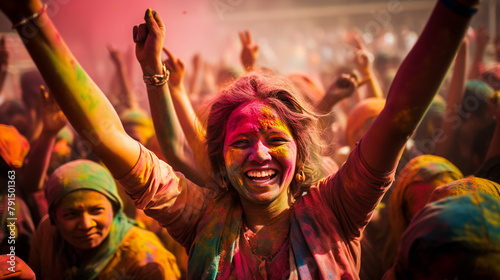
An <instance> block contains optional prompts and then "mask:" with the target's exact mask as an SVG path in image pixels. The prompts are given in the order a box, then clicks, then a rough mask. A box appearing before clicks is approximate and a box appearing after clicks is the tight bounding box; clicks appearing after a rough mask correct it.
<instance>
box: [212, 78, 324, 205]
mask: <svg viewBox="0 0 500 280" xmlns="http://www.w3.org/2000/svg"><path fill="white" fill-rule="evenodd" d="M255 100H261V101H265V102H266V103H267V105H269V106H270V107H272V108H273V109H275V110H276V112H277V113H278V115H279V116H280V117H281V118H282V119H283V120H284V121H285V122H286V124H287V125H288V128H289V129H290V131H291V133H292V136H293V139H294V140H295V142H296V144H297V167H296V168H297V170H299V171H300V170H303V171H304V174H305V177H306V179H305V181H304V182H302V183H298V182H296V180H295V178H294V179H293V181H292V183H291V185H290V190H291V192H292V193H293V194H294V195H298V194H300V193H302V191H305V190H307V189H308V187H309V186H310V185H311V184H313V183H315V182H316V181H317V180H318V179H319V176H320V174H322V172H321V166H320V164H319V154H320V144H319V142H320V141H319V139H320V138H319V132H318V130H317V126H316V124H317V116H316V115H315V114H314V113H313V112H312V111H311V110H309V109H307V108H306V107H305V106H303V105H302V104H301V102H300V101H299V99H298V98H297V95H296V90H295V89H294V88H293V87H292V86H291V83H290V82H289V81H288V80H286V79H285V78H284V77H281V76H277V75H271V74H264V73H261V72H252V73H248V74H246V75H244V76H242V77H240V78H239V79H238V80H236V81H235V82H234V83H232V84H231V85H229V86H228V87H227V88H225V89H223V90H222V92H221V94H220V95H219V96H218V97H217V98H216V99H215V101H214V102H213V105H212V107H211V109H210V114H209V116H208V120H207V134H206V145H207V151H208V156H209V158H210V163H211V166H212V172H213V176H214V177H213V178H214V179H215V180H222V181H221V182H220V183H221V184H226V183H228V182H229V179H228V178H227V177H226V174H225V173H226V172H225V161H224V155H223V149H224V139H225V137H226V133H227V131H226V129H227V123H228V121H229V116H230V115H231V113H232V112H233V111H234V110H235V109H236V108H238V107H239V106H240V105H242V104H246V103H250V102H252V101H255Z"/></svg>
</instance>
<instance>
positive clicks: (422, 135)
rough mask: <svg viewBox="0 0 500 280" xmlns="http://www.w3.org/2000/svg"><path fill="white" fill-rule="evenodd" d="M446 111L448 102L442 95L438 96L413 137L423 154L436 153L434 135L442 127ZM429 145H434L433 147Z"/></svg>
mask: <svg viewBox="0 0 500 280" xmlns="http://www.w3.org/2000/svg"><path fill="white" fill-rule="evenodd" d="M445 111H446V102H445V101H444V100H443V98H442V97H441V96H440V95H436V96H435V97H434V99H433V100H432V103H431V105H430V106H429V109H428V110H427V112H426V113H425V115H424V117H423V119H422V121H421V122H420V124H419V125H418V127H417V129H416V130H415V134H414V135H413V137H412V138H413V139H415V145H416V146H417V148H418V149H419V150H420V151H422V153H424V154H428V153H433V152H434V150H435V146H434V145H432V144H434V140H433V134H434V132H435V131H436V129H438V128H440V127H441V123H442V122H443V117H444V113H445ZM429 143H432V144H431V146H430V145H429Z"/></svg>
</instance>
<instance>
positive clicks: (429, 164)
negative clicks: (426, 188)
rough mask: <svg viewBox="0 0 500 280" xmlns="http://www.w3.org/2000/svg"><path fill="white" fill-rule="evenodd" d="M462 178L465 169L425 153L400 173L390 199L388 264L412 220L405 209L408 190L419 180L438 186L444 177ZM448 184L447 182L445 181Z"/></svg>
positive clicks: (450, 179)
mask: <svg viewBox="0 0 500 280" xmlns="http://www.w3.org/2000/svg"><path fill="white" fill-rule="evenodd" d="M461 178H463V175H462V172H460V170H459V169H458V168H457V167H456V166H455V165H453V163H451V162H450V161H448V160H447V159H445V158H443V157H439V156H434V155H422V156H418V157H416V158H413V159H412V160H410V161H409V162H408V163H407V164H406V165H405V167H404V168H403V169H402V170H401V172H400V173H399V175H398V177H397V179H396V182H395V184H394V186H393V188H394V190H393V192H392V194H391V197H390V199H389V222H390V227H391V229H390V232H389V236H388V238H387V241H386V245H385V248H384V258H385V265H386V266H391V265H392V261H393V259H394V254H395V253H396V249H397V246H398V245H399V243H400V241H401V236H402V235H403V233H404V232H405V230H406V228H407V226H408V224H409V223H410V220H408V218H407V217H406V215H405V213H404V212H403V209H404V208H405V205H407V204H411V203H412V201H408V199H407V198H406V197H405V191H406V190H407V189H408V188H409V187H411V186H412V185H414V184H416V183H428V184H430V185H433V187H438V186H439V185H436V184H440V183H442V182H443V180H445V181H448V182H452V181H455V180H458V179H461ZM445 183H446V182H445Z"/></svg>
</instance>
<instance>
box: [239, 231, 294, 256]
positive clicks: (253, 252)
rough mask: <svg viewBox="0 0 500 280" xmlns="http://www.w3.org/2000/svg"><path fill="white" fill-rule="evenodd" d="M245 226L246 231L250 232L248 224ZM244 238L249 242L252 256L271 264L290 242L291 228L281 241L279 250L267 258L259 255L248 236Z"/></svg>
mask: <svg viewBox="0 0 500 280" xmlns="http://www.w3.org/2000/svg"><path fill="white" fill-rule="evenodd" d="M244 226H245V231H248V230H249V228H248V227H247V226H246V224H244ZM244 236H245V239H246V240H247V242H248V245H249V246H250V250H251V251H252V254H253V255H254V256H256V257H258V258H259V259H261V260H263V261H265V262H267V263H269V262H271V261H272V260H273V259H274V257H276V255H277V254H278V253H279V252H280V251H281V248H282V247H283V245H284V244H285V243H286V242H287V241H288V239H289V237H290V227H288V230H287V232H286V235H285V237H284V238H283V240H282V241H281V244H280V246H279V247H278V249H276V250H275V251H274V252H273V253H272V254H270V255H267V256H264V255H261V254H259V253H257V251H256V250H255V249H254V246H253V245H252V242H251V241H250V237H249V236H248V235H247V234H244Z"/></svg>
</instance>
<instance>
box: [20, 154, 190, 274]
mask: <svg viewBox="0 0 500 280" xmlns="http://www.w3.org/2000/svg"><path fill="white" fill-rule="evenodd" d="M46 197H47V201H48V204H49V217H48V218H45V219H44V220H42V222H41V224H40V226H39V227H38V228H37V231H36V233H35V236H34V238H33V244H32V249H31V253H30V261H29V265H30V266H31V267H32V269H33V271H34V272H35V274H36V275H37V278H39V279H114V278H117V277H118V278H120V277H132V278H133V279H178V278H179V276H180V273H179V269H178V267H177V265H176V262H175V257H174V256H173V255H172V254H171V253H170V252H168V251H167V250H166V249H164V248H163V247H162V245H161V243H160V241H159V240H158V238H157V237H156V236H155V235H154V234H153V233H151V232H149V231H146V230H142V229H140V228H138V227H137V226H135V223H134V222H133V221H132V220H130V219H129V218H127V217H126V216H125V214H124V213H123V209H122V208H123V205H122V201H121V199H120V197H119V195H118V192H117V189H116V185H115V182H114V180H113V177H112V176H111V174H110V173H109V172H108V171H107V170H106V169H105V168H103V167H102V166H100V165H99V164H97V163H94V162H92V161H88V160H77V161H73V162H70V163H67V164H65V165H63V166H61V167H59V168H58V169H56V170H55V171H54V173H53V174H52V175H51V177H50V179H49V181H48V183H47V188H46Z"/></svg>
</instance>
